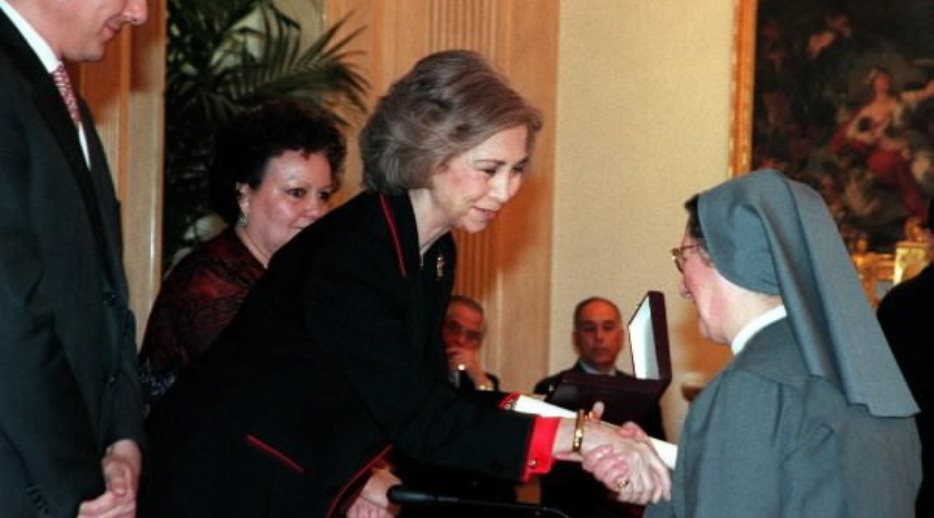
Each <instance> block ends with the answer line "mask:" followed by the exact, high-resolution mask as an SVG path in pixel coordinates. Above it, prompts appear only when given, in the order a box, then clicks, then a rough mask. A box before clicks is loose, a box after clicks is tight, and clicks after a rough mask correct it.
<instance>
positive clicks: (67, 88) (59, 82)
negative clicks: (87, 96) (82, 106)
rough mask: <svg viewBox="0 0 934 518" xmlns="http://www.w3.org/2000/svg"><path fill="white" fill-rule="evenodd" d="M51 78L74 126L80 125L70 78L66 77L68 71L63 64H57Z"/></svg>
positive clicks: (76, 101)
mask: <svg viewBox="0 0 934 518" xmlns="http://www.w3.org/2000/svg"><path fill="white" fill-rule="evenodd" d="M52 79H53V80H54V81H55V86H56V87H58V93H60V94H61V95H62V99H63V100H64V101H65V106H67V107H68V114H69V115H71V120H72V121H74V123H75V126H80V125H81V116H80V115H79V114H78V100H77V99H76V98H75V91H74V90H72V88H71V79H69V78H68V71H67V70H65V65H64V64H59V65H58V68H56V69H55V70H53V71H52Z"/></svg>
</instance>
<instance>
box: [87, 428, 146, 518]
mask: <svg viewBox="0 0 934 518" xmlns="http://www.w3.org/2000/svg"><path fill="white" fill-rule="evenodd" d="M142 467H143V455H142V453H141V452H140V451H139V446H137V445H136V442H134V441H131V440H129V439H123V440H120V441H117V442H115V443H113V444H112V445H110V447H109V448H107V453H106V454H105V455H104V458H103V459H102V460H101V470H102V471H103V473H104V483H105V484H106V486H107V489H106V490H105V491H104V494H102V495H100V496H98V497H97V498H95V499H93V500H85V501H84V502H82V503H81V506H80V507H79V508H78V518H133V517H134V516H136V496H137V492H138V491H139V475H140V472H141V471H142Z"/></svg>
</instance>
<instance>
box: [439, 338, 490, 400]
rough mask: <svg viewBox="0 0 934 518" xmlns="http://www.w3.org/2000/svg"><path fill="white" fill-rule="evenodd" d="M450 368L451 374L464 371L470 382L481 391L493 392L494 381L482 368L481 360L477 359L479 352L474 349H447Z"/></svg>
mask: <svg viewBox="0 0 934 518" xmlns="http://www.w3.org/2000/svg"><path fill="white" fill-rule="evenodd" d="M447 355H448V368H449V369H451V372H456V371H463V372H466V373H467V376H468V377H470V381H472V382H473V384H474V386H475V387H477V388H478V389H480V390H492V389H493V380H491V379H490V378H489V377H488V376H487V375H486V372H485V371H484V370H483V367H481V366H480V360H479V359H478V358H477V352H476V351H475V350H473V349H467V348H463V347H450V348H448V349H447Z"/></svg>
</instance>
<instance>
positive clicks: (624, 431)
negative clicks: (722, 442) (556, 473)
mask: <svg viewBox="0 0 934 518" xmlns="http://www.w3.org/2000/svg"><path fill="white" fill-rule="evenodd" d="M509 408H510V409H511V410H514V411H517V412H523V413H530V414H536V415H540V416H543V417H561V418H563V419H562V423H561V425H560V426H559V428H558V435H557V437H556V438H555V456H556V457H557V458H559V459H561V460H571V461H580V462H581V463H582V467H583V469H584V470H586V471H588V472H590V473H591V474H592V475H593V476H594V478H596V479H597V480H599V481H600V482H601V483H603V484H604V485H605V486H606V487H607V488H608V489H610V490H611V491H613V492H615V493H616V494H617V500H619V501H621V502H628V503H633V504H643V505H644V504H648V503H655V502H659V501H660V500H663V499H664V500H668V499H670V498H671V476H670V474H669V469H673V468H674V464H675V458H676V457H677V447H676V446H674V445H673V444H670V443H667V442H665V441H660V440H657V439H653V438H651V437H649V436H648V435H646V433H645V432H644V431H642V429H641V428H639V426H638V425H636V424H634V423H626V424H625V425H623V426H621V427H617V426H614V425H611V424H609V423H605V422H602V421H600V420H599V418H600V416H601V415H602V413H603V405H602V403H597V404H595V405H594V408H593V409H592V410H591V411H590V412H589V413H585V412H584V411H583V410H581V411H578V412H577V413H576V414H575V413H573V412H571V411H569V410H566V409H564V408H561V407H557V406H554V405H551V404H548V403H544V402H542V401H540V400H538V399H535V398H531V397H527V396H519V397H518V398H517V399H515V400H514V401H513V402H512V403H511V404H510V406H509ZM572 420H573V421H572ZM572 422H573V426H572Z"/></svg>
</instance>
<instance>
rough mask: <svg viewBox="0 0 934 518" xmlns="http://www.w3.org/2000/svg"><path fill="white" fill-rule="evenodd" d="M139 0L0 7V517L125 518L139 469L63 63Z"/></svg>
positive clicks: (128, 374)
mask: <svg viewBox="0 0 934 518" xmlns="http://www.w3.org/2000/svg"><path fill="white" fill-rule="evenodd" d="M146 16H147V12H146V2H145V0H81V1H72V2H61V1H58V0H0V182H2V188H0V243H2V244H0V514H2V515H3V516H16V517H30V516H55V517H66V516H67V517H74V516H75V515H76V514H77V515H78V516H79V517H84V516H87V517H90V516H107V517H117V516H132V515H133V513H134V512H135V505H136V488H137V482H138V479H139V473H140V470H141V465H142V459H141V453H140V447H139V444H140V442H141V440H142V425H141V413H140V401H139V390H138V387H137V381H136V376H135V356H136V348H135V340H134V339H135V336H134V334H135V330H134V322H133V317H132V314H131V313H130V311H129V309H128V300H127V298H128V296H127V284H126V278H125V275H124V271H123V266H122V264H121V258H120V257H121V256H120V254H121V250H120V248H121V244H120V228H119V216H118V209H119V207H118V202H117V200H116V197H115V193H114V188H113V183H112V180H111V178H110V172H109V171H108V168H107V164H106V158H105V156H104V151H103V148H102V146H101V143H100V140H99V138H98V135H97V133H96V132H95V129H94V122H93V121H92V120H91V116H90V113H89V112H88V110H87V107H86V106H85V105H84V103H83V102H82V101H81V100H80V99H79V98H77V97H76V96H75V94H74V91H73V90H72V89H71V88H70V81H68V80H67V72H63V71H64V67H62V66H61V65H62V60H67V61H72V62H80V61H94V60H98V59H101V58H102V57H103V55H104V49H105V46H106V44H107V42H108V41H109V40H110V39H112V38H113V37H114V35H115V34H116V33H117V32H118V31H119V30H120V29H121V28H122V27H123V26H124V25H125V24H128V23H129V24H139V23H142V22H143V21H145V19H146Z"/></svg>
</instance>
